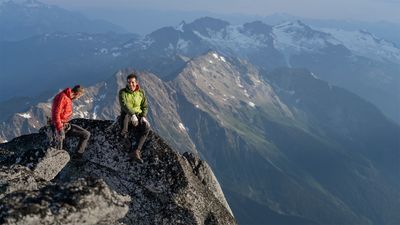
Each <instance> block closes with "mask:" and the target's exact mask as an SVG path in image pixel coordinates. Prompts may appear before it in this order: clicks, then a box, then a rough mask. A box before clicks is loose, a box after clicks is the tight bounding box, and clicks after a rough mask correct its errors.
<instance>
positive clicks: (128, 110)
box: [119, 73, 150, 163]
mask: <svg viewBox="0 0 400 225" xmlns="http://www.w3.org/2000/svg"><path fill="white" fill-rule="evenodd" d="M119 103H120V106H121V115H120V120H121V121H120V122H121V127H122V130H121V135H122V136H123V137H124V138H127V137H128V127H129V125H130V124H131V125H132V126H133V128H134V129H135V133H137V134H138V135H137V136H138V139H139V141H138V142H137V145H135V146H132V149H129V154H128V156H129V158H130V159H131V160H135V161H136V162H139V163H143V160H142V157H141V150H142V148H143V144H144V142H145V141H146V138H147V136H148V134H149V131H150V123H149V121H148V120H147V118H146V116H147V111H148V106H147V99H146V96H145V93H144V90H143V89H141V88H140V87H139V82H138V77H137V75H136V74H135V73H132V74H130V75H128V77H127V85H126V87H125V88H123V89H121V90H120V91H119Z"/></svg>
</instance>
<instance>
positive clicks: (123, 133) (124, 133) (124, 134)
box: [121, 131, 128, 139]
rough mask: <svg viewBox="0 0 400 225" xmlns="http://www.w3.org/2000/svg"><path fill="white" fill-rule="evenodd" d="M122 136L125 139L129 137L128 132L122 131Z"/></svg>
mask: <svg viewBox="0 0 400 225" xmlns="http://www.w3.org/2000/svg"><path fill="white" fill-rule="evenodd" d="M121 137H122V138H125V139H126V138H128V132H124V131H122V132H121Z"/></svg>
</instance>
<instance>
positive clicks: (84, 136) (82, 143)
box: [65, 124, 90, 154]
mask: <svg viewBox="0 0 400 225" xmlns="http://www.w3.org/2000/svg"><path fill="white" fill-rule="evenodd" d="M65 136H72V137H79V144H78V153H81V154H82V153H83V152H84V151H85V149H86V146H87V144H88V141H89V138H90V132H89V131H88V130H85V129H83V128H82V127H80V126H78V125H75V124H71V128H70V129H69V130H68V131H66V132H65Z"/></svg>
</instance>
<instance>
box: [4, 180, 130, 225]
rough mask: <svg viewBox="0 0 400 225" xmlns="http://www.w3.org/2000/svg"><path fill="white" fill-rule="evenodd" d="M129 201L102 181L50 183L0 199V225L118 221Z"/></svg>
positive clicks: (86, 223)
mask: <svg viewBox="0 0 400 225" xmlns="http://www.w3.org/2000/svg"><path fill="white" fill-rule="evenodd" d="M129 201H130V198H129V197H127V196H121V195H118V194H117V193H115V192H114V191H112V190H110V189H109V188H108V186H107V185H106V184H105V183H104V181H101V180H92V179H79V180H77V181H75V182H73V183H71V184H67V185H59V184H50V185H47V186H45V187H44V188H42V189H40V190H37V191H24V192H13V193H11V194H8V195H6V196H5V197H4V198H2V199H1V200H0V223H1V224H18V225H25V224H26V225H35V224H38V225H39V224H40V225H42V224H71V225H72V224H84V225H89V224H97V223H99V222H103V223H107V222H110V223H111V222H113V221H116V220H118V219H119V218H121V217H123V216H124V215H125V214H126V212H127V211H128V206H127V203H128V202H129Z"/></svg>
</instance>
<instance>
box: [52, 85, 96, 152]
mask: <svg viewBox="0 0 400 225" xmlns="http://www.w3.org/2000/svg"><path fill="white" fill-rule="evenodd" d="M83 94H84V89H83V87H81V86H80V85H76V86H75V87H73V88H72V89H71V88H66V89H65V90H63V91H61V92H60V93H58V94H57V95H56V96H55V97H54V100H53V104H52V106H51V125H52V127H53V129H54V130H55V133H56V138H57V139H58V141H59V142H60V143H61V147H62V142H63V141H64V139H65V136H75V137H79V144H78V150H77V157H78V158H82V155H83V152H84V151H85V148H86V145H87V143H88V141H89V138H90V132H89V131H87V130H86V129H84V128H82V127H80V126H78V125H75V124H70V123H69V120H70V119H71V116H72V101H73V100H76V99H78V98H80V97H81V96H82V95H83Z"/></svg>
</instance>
